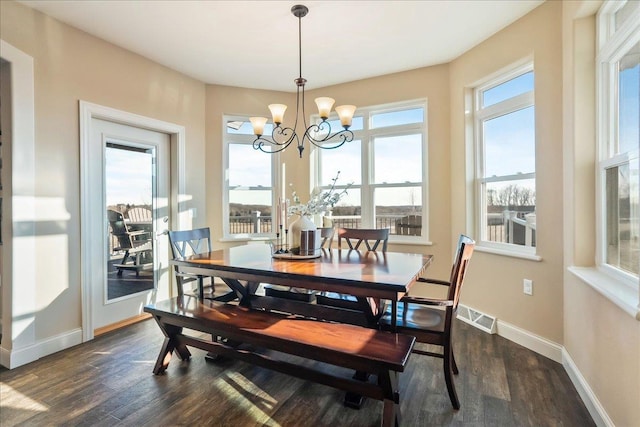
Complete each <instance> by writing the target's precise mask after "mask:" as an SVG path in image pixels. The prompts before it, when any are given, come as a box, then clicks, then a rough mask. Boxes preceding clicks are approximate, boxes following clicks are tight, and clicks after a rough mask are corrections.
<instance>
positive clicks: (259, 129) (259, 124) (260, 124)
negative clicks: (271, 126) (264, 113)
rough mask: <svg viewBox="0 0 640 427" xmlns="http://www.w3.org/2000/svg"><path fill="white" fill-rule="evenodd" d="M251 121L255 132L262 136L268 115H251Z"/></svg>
mask: <svg viewBox="0 0 640 427" xmlns="http://www.w3.org/2000/svg"><path fill="white" fill-rule="evenodd" d="M249 121H250V122H251V125H252V126H253V133H254V134H255V135H258V136H261V135H262V134H263V132H264V125H265V124H266V123H267V118H266V117H249Z"/></svg>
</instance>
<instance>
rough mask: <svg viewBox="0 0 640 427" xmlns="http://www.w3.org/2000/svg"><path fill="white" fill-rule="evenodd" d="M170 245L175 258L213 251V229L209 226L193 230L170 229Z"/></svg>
mask: <svg viewBox="0 0 640 427" xmlns="http://www.w3.org/2000/svg"><path fill="white" fill-rule="evenodd" d="M167 235H168V236H169V245H170V246H171V254H172V255H173V258H178V257H180V258H183V257H186V256H189V255H193V254H199V253H202V252H211V231H210V230H209V227H204V228H195V229H193V230H181V231H169V232H168V233H167Z"/></svg>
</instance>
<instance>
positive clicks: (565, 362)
mask: <svg viewBox="0 0 640 427" xmlns="http://www.w3.org/2000/svg"><path fill="white" fill-rule="evenodd" d="M562 366H564V370H565V371H567V374H568V375H569V378H570V379H571V382H572V383H573V385H574V386H575V388H576V390H577V391H578V394H579V395H580V397H581V398H582V401H583V402H584V405H585V406H586V407H587V410H588V411H589V414H591V418H593V421H594V422H595V423H596V425H597V426H599V427H615V424H614V423H613V421H611V418H609V415H608V414H607V411H605V409H604V408H603V407H602V405H601V404H600V401H599V400H598V398H597V397H596V395H595V393H594V392H593V390H591V387H590V386H589V383H587V380H585V379H584V377H583V376H582V373H580V371H579V370H578V367H577V366H576V364H575V363H574V362H573V359H572V358H571V356H570V355H569V353H567V350H566V349H564V348H563V349H562Z"/></svg>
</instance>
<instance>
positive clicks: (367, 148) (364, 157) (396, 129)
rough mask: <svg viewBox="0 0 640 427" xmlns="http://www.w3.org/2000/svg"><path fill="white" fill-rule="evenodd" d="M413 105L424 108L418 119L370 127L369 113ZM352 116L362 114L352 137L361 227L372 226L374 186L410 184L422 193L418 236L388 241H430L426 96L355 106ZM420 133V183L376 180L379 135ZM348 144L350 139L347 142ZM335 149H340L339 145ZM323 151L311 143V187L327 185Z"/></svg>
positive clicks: (391, 237)
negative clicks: (322, 182)
mask: <svg viewBox="0 0 640 427" xmlns="http://www.w3.org/2000/svg"><path fill="white" fill-rule="evenodd" d="M416 108H422V109H423V118H422V122H421V123H410V124H404V125H394V126H385V127H379V128H373V129H372V128H371V127H370V125H371V121H372V116H373V115H377V114H384V113H393V112H398V111H403V110H411V109H416ZM355 117H362V121H363V126H362V130H360V129H357V130H354V129H352V132H353V134H354V137H353V140H354V141H356V140H359V141H360V167H361V171H360V174H361V184H359V185H352V186H351V188H352V189H359V190H360V197H361V198H360V203H361V227H363V228H375V206H374V192H375V190H376V189H377V188H393V187H399V186H402V187H406V186H413V187H419V188H420V190H421V197H422V209H421V211H420V212H421V216H422V224H421V225H422V228H421V235H420V236H406V235H397V234H390V235H389V242H390V243H393V244H412V245H430V244H431V241H430V240H429V197H428V196H429V171H428V166H429V144H428V136H429V134H428V129H429V126H428V120H427V118H428V100H427V99H426V98H421V99H414V100H408V101H402V102H395V103H389V104H381V105H374V106H368V107H358V109H357V110H356V113H355V116H354V118H355ZM337 119H338V117H337V115H335V113H334V114H332V115H331V116H330V117H329V119H328V120H329V121H333V120H337ZM311 121H312V123H319V122H320V118H319V116H318V115H313V116H311ZM415 134H421V136H422V142H421V150H422V159H421V160H422V175H421V179H422V181H421V182H420V183H417V182H412V183H408V184H405V183H402V185H401V184H400V183H391V184H385V183H375V182H374V161H375V148H374V142H375V139H376V138H379V137H391V136H402V135H415ZM347 144H349V142H347ZM337 150H340V148H338V149H337ZM322 152H323V150H322V149H320V148H317V147H313V150H312V154H311V155H312V162H311V164H312V167H311V176H310V182H311V183H312V188H315V187H320V188H323V189H326V188H327V186H326V185H325V186H321V185H320V175H321V171H322ZM338 184H339V185H338V187H340V186H344V184H346V183H338Z"/></svg>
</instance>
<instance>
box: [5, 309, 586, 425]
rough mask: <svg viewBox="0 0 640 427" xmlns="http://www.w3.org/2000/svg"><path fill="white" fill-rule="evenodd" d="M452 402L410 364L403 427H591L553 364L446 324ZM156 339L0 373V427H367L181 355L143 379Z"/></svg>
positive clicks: (154, 330) (258, 377)
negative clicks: (451, 347)
mask: <svg viewBox="0 0 640 427" xmlns="http://www.w3.org/2000/svg"><path fill="white" fill-rule="evenodd" d="M455 333H456V337H455V338H456V347H455V350H456V354H457V359H458V365H459V367H460V375H459V376H458V378H457V382H456V384H457V388H458V393H459V395H460V400H461V403H462V408H461V409H460V410H459V411H454V410H453V409H452V407H451V404H450V403H449V399H448V396H447V393H446V388H445V385H444V379H443V375H442V372H441V370H442V368H441V366H442V365H441V360H439V359H434V358H430V357H426V356H420V355H417V354H414V355H412V357H411V360H410V364H409V368H408V371H407V372H406V373H404V374H403V376H402V377H401V396H402V399H403V400H402V415H403V425H407V426H426V425H430V426H474V427H476V426H492V427H493V426H580V427H583V426H590V425H594V423H593V421H592V420H591V418H590V416H589V414H588V412H587V410H586V408H585V406H584V405H583V403H582V401H581V400H580V397H579V396H578V394H577V392H576V390H575V388H574V387H573V385H572V384H571V382H570V380H569V377H568V376H567V374H566V373H565V371H564V369H563V368H562V366H561V365H560V364H558V363H556V362H553V361H551V360H549V359H546V358H544V357H542V356H539V355H537V354H535V353H533V352H531V351H529V350H527V349H525V348H523V347H521V346H519V345H517V344H514V343H512V342H509V341H507V340H505V339H504V338H502V337H499V336H496V335H489V334H486V333H484V332H482V331H480V330H478V329H475V328H473V327H471V326H469V325H467V324H464V323H461V322H458V323H457V324H456V326H455ZM162 338H163V337H162V335H161V333H160V330H159V328H158V327H157V325H156V324H155V322H153V321H151V320H148V321H144V322H141V323H138V324H135V325H132V326H128V327H126V328H123V329H120V330H118V331H114V332H111V333H109V334H105V335H103V336H100V337H98V338H96V339H95V340H93V341H92V342H89V343H86V344H82V345H79V346H76V347H74V348H71V349H68V350H65V351H62V352H59V353H57V354H54V355H51V356H47V357H45V358H43V359H40V360H38V361H36V362H34V363H31V364H29V365H26V366H22V367H20V368H16V369H14V370H11V371H8V370H6V369H4V368H2V370H1V371H0V425H2V427H9V426H14V425H27V426H54V425H81V426H116V425H118V426H176V425H193V426H204V425H207V426H226V425H228V426H261V425H267V426H377V425H379V423H380V416H381V405H382V404H381V403H380V402H378V401H373V400H367V401H366V402H365V404H364V406H363V407H362V409H360V410H353V409H349V408H346V407H344V406H343V405H342V403H341V401H342V398H343V395H344V394H343V393H342V392H341V391H338V390H334V389H332V388H328V387H326V386H321V385H317V384H313V383H309V382H305V381H301V380H298V379H295V378H291V377H289V376H286V375H284V374H279V373H275V372H272V371H268V370H265V369H262V368H257V367H253V366H250V365H247V364H245V363H243V362H237V361H231V360H227V361H222V362H220V363H207V362H205V360H204V357H203V356H204V353H203V352H202V351H199V350H197V349H194V350H192V353H193V357H192V359H191V361H189V362H181V361H180V360H179V359H178V358H177V357H175V356H174V358H173V359H172V361H171V364H170V365H169V368H168V370H167V373H166V374H165V375H162V376H154V375H153V374H152V373H151V370H152V368H153V364H154V362H155V358H156V356H157V353H158V351H159V350H160V344H161V342H162Z"/></svg>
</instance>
